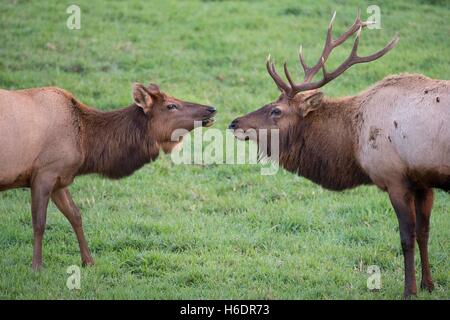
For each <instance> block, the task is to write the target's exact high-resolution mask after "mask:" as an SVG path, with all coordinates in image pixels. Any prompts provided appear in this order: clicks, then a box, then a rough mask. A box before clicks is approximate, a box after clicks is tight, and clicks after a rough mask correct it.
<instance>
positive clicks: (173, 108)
mask: <svg viewBox="0 0 450 320" xmlns="http://www.w3.org/2000/svg"><path fill="white" fill-rule="evenodd" d="M167 109H169V110H175V109H178V107H177V105H176V104H168V105H167Z"/></svg>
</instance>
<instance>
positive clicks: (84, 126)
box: [78, 105, 159, 179]
mask: <svg viewBox="0 0 450 320" xmlns="http://www.w3.org/2000/svg"><path fill="white" fill-rule="evenodd" d="M78 110H79V116H80V117H79V119H80V122H81V123H80V136H81V148H82V150H83V154H84V161H83V164H82V166H81V167H80V169H79V172H78V174H89V173H98V174H100V175H103V176H106V177H108V178H111V179H119V178H122V177H126V176H129V175H131V174H132V173H133V172H134V171H136V170H138V169H139V168H141V167H142V166H143V165H145V164H146V163H148V162H151V161H153V160H155V159H156V158H157V157H158V154H159V147H158V144H157V142H156V141H155V139H154V138H153V135H152V133H151V130H150V129H149V125H148V121H149V119H148V117H147V115H145V114H144V113H143V112H142V110H141V109H140V108H138V107H137V106H136V105H131V106H129V107H127V108H124V109H120V110H116V111H110V112H101V111H98V110H94V109H90V108H87V107H82V108H78Z"/></svg>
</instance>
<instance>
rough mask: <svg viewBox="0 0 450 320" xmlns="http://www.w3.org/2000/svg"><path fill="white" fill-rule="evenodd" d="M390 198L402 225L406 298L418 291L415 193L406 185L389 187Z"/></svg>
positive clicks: (401, 236) (401, 237)
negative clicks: (415, 254)
mask: <svg viewBox="0 0 450 320" xmlns="http://www.w3.org/2000/svg"><path fill="white" fill-rule="evenodd" d="M389 198H390V200H391V203H392V206H393V207H394V210H395V213H396V214H397V219H398V223H399V226H400V240H401V244H402V250H403V258H404V265H405V290H404V293H403V294H404V297H405V299H407V298H409V297H410V296H411V295H415V294H416V293H417V288H416V271H415V266H414V245H415V241H416V234H415V222H416V216H415V206H414V194H413V193H412V192H411V191H409V190H408V189H407V188H405V187H396V188H393V189H389Z"/></svg>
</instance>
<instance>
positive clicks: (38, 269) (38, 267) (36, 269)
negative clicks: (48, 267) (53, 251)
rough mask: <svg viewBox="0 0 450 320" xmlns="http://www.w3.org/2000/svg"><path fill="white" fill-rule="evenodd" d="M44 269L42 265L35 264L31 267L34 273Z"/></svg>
mask: <svg viewBox="0 0 450 320" xmlns="http://www.w3.org/2000/svg"><path fill="white" fill-rule="evenodd" d="M41 269H42V263H34V262H33V264H32V265H31V270H33V271H34V272H39V271H41Z"/></svg>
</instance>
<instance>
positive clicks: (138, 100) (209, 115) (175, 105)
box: [133, 83, 216, 153]
mask: <svg viewBox="0 0 450 320" xmlns="http://www.w3.org/2000/svg"><path fill="white" fill-rule="evenodd" d="M133 98H134V103H135V104H136V105H137V106H138V107H139V108H141V109H142V112H143V113H144V114H145V115H146V116H147V118H148V126H149V130H150V132H151V133H152V135H153V137H154V139H155V140H156V142H157V143H158V145H159V146H161V148H162V149H163V150H164V152H166V153H169V152H170V151H171V150H172V149H173V147H174V146H175V145H177V144H178V143H179V142H180V141H173V140H172V133H173V132H174V131H175V130H177V129H182V130H184V131H185V132H189V131H192V130H193V129H194V124H195V122H201V124H202V126H204V127H209V126H212V125H213V124H214V121H215V120H214V115H215V113H216V109H215V108H213V107H210V106H205V105H201V104H197V103H192V102H186V101H182V100H180V99H177V98H174V97H171V96H169V95H167V94H165V93H164V92H162V91H160V89H159V87H158V86H157V85H156V84H150V85H148V86H144V85H142V84H139V83H135V84H134V85H133Z"/></svg>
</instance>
